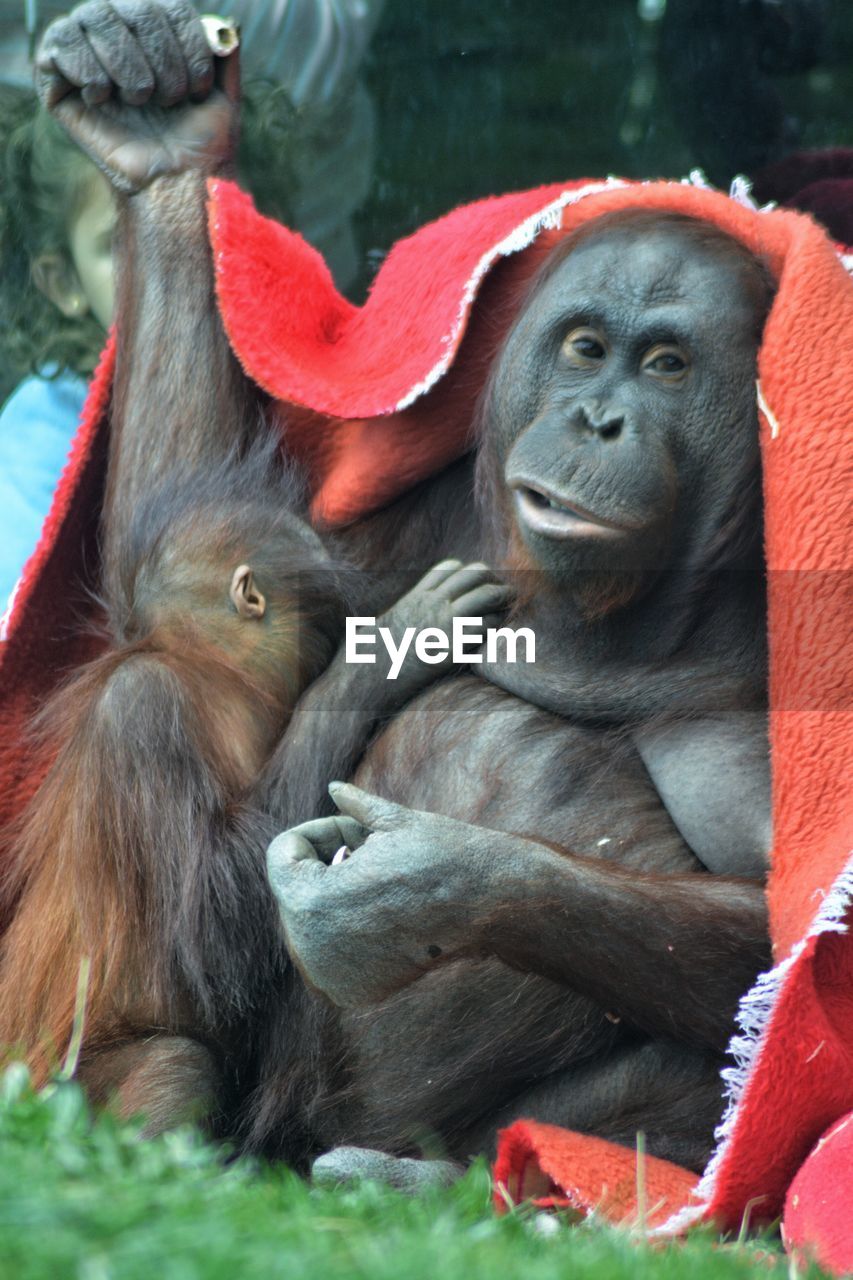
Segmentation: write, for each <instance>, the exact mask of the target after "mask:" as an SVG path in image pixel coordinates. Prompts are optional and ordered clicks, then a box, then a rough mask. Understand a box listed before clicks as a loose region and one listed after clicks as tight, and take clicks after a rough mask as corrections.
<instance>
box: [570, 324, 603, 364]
mask: <svg viewBox="0 0 853 1280" xmlns="http://www.w3.org/2000/svg"><path fill="white" fill-rule="evenodd" d="M562 353H563V355H564V356H566V358H567V359H568V360H569V361H571V363H572V364H574V365H578V366H583V365H591V364H595V363H596V362H597V361H599V360H603V359H604V357H605V356H606V355H607V347H606V346H605V343H604V339H603V338H602V337H601V335H600V334H598V333H596V331H595V329H572V331H571V333H568V334H567V335H566V337H565V338H564V339H563V346H562Z"/></svg>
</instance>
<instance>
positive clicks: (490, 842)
mask: <svg viewBox="0 0 853 1280" xmlns="http://www.w3.org/2000/svg"><path fill="white" fill-rule="evenodd" d="M614 263H618V264H619V265H618V273H614ZM770 297H771V283H770V279H769V277H768V275H767V273H766V271H765V270H764V268H763V267H762V266H761V264H759V262H758V261H757V260H756V259H755V258H754V257H753V256H752V255H751V254H750V253H749V252H748V251H747V250H745V249H744V248H743V247H742V246H740V245H738V244H737V243H736V242H734V241H732V240H730V239H729V238H728V237H727V236H725V235H723V234H722V233H721V232H719V231H718V230H716V229H715V228H713V227H711V226H710V225H706V224H703V223H699V222H696V221H692V220H690V219H687V218H684V217H681V216H680V215H668V214H664V215H659V214H650V213H647V212H631V211H627V212H625V213H623V214H618V215H612V216H605V217H604V218H602V219H600V220H598V221H597V222H593V223H590V224H587V225H586V227H585V228H584V229H583V230H581V231H580V232H577V233H575V234H574V235H571V236H569V237H567V238H566V239H565V240H564V241H563V242H562V243H561V244H560V245H559V247H558V248H557V249H556V250H554V251H553V253H552V255H551V257H550V258H549V259H548V261H547V262H546V265H545V267H544V268H543V270H542V273H541V275H540V276H539V278H538V279H537V280H536V281H535V282H534V285H533V287H532V289H531V291H530V294H529V296H528V298H527V300H526V302H525V304H524V305H523V307H522V309H521V312H520V314H519V316H518V318H517V320H516V322H515V324H514V326H513V328H512V330H511V332H510V334H509V337H508V339H507V341H506V343H505V346H504V348H503V350H502V352H501V353H500V355H499V357H498V359H497V362H496V365H495V368H494V370H493V374H492V377H491V381H490V385H489V387H488V389H487V392H486V395H485V399H484V403H483V408H482V416H481V424H480V434H481V442H480V450H479V459H478V466H479V479H480V495H481V504H482V507H483V511H484V515H485V517H486V535H485V546H486V547H487V548H488V554H489V556H490V558H492V559H493V561H494V562H495V563H496V564H498V565H503V566H506V567H507V568H508V569H509V571H510V572H511V574H512V576H513V577H514V578H515V580H516V583H517V586H518V600H519V603H518V605H517V607H516V610H515V613H514V621H515V622H516V623H519V622H520V623H523V624H524V625H525V626H527V627H530V628H531V629H532V630H533V631H534V632H535V635H536V647H537V661H536V663H535V665H524V664H513V663H512V662H511V661H503V662H497V663H492V664H491V665H490V666H489V667H488V668H487V669H486V670H485V671H484V674H485V676H486V679H485V680H483V679H481V678H479V677H471V676H468V677H464V678H459V677H453V678H450V679H448V680H445V681H443V682H442V683H440V684H438V685H436V686H433V687H432V689H431V690H429V691H428V692H425V693H423V694H422V695H420V696H419V697H418V698H417V699H416V700H415V701H414V702H412V703H411V704H410V705H409V706H408V707H407V708H405V709H404V710H403V711H402V712H401V713H400V714H398V716H397V717H396V718H395V719H394V721H393V722H392V723H391V724H390V725H389V726H388V727H387V728H386V729H385V730H384V732H383V733H382V734H381V735H380V736H379V738H378V739H377V740H376V741H375V742H374V743H373V745H372V746H371V748H370V750H369V751H368V753H367V755H366V756H365V758H364V759H363V761H362V763H361V765H360V767H359V769H358V771H357V773H356V775H355V776H356V782H357V783H359V784H360V785H362V786H364V787H365V788H367V789H368V790H369V791H370V792H373V793H374V794H373V795H368V794H365V793H364V792H363V791H360V790H358V789H356V788H353V787H351V786H336V787H334V788H333V789H332V794H333V798H334V800H335V803H336V804H337V806H338V808H339V810H340V811H341V813H342V814H343V815H345V816H342V817H332V818H325V819H319V820H317V821H315V822H309V823H307V824H306V825H304V826H301V827H297V828H296V829H295V830H291V831H290V832H288V833H286V834H284V835H283V836H281V837H279V838H278V839H277V840H276V841H275V842H274V844H273V846H272V848H271V850H270V855H269V858H270V873H271V877H272V882H273V885H274V887H275V889H276V893H277V896H278V898H279V902H280V906H281V913H282V920H283V922H284V927H285V931H286V935H287V940H288V948H289V950H290V953H291V955H292V956H293V957H294V958H295V959H296V961H297V963H298V965H299V967H300V969H301V971H302V972H303V974H304V975H305V976H306V977H307V978H308V980H309V982H310V984H311V986H312V987H314V988H315V989H317V990H320V991H322V992H324V993H325V994H326V995H327V996H329V997H330V998H331V999H332V1000H333V1001H335V1003H336V1004H338V1005H339V1006H341V1007H342V1008H343V1009H345V1010H349V1009H353V1010H356V1011H357V1012H356V1013H354V1014H352V1015H344V1023H345V1026H346V1027H347V1030H348V1034H349V1036H350V1037H351V1039H352V1041H353V1042H354V1044H355V1045H356V1066H355V1068H354V1070H355V1073H356V1077H357V1078H358V1080H359V1081H360V1083H361V1099H360V1100H361V1103H362V1106H363V1112H362V1113H361V1115H359V1116H358V1117H357V1118H355V1119H354V1120H352V1121H351V1122H350V1124H349V1127H348V1134H349V1136H350V1138H351V1139H352V1140H353V1141H356V1142H363V1143H365V1144H370V1143H374V1144H375V1145H377V1146H379V1147H381V1148H382V1149H384V1150H386V1151H391V1152H397V1153H400V1154H405V1153H407V1152H411V1151H413V1150H415V1151H416V1150H418V1149H419V1148H420V1147H421V1146H422V1145H423V1144H424V1143H426V1146H427V1148H428V1147H429V1145H430V1143H432V1144H433V1146H435V1145H438V1146H439V1147H440V1148H444V1149H445V1150H446V1151H448V1152H449V1153H450V1154H451V1155H453V1156H456V1157H460V1158H462V1157H465V1156H467V1155H469V1154H470V1153H472V1152H476V1151H481V1150H488V1149H489V1148H490V1146H491V1144H492V1142H493V1140H494V1135H495V1132H496V1129H497V1128H498V1127H499V1126H502V1125H504V1124H506V1123H507V1122H508V1121H509V1120H511V1119H513V1118H515V1117H518V1116H522V1115H524V1116H529V1117H533V1118H535V1119H540V1120H546V1121H551V1122H554V1123H559V1124H563V1125H567V1126H568V1127H571V1128H576V1129H580V1130H583V1131H587V1132H592V1133H595V1134H598V1135H600V1136H604V1137H608V1138H612V1139H614V1140H616V1141H622V1142H626V1143H632V1142H633V1139H634V1135H635V1133H636V1131H637V1130H638V1129H642V1130H644V1131H645V1133H646V1135H647V1139H648V1143H649V1149H650V1150H651V1151H652V1152H654V1153H655V1154H658V1155H662V1156H665V1157H668V1158H670V1159H674V1160H677V1161H678V1162H680V1163H682V1164H685V1165H688V1166H691V1167H694V1168H698V1167H700V1166H701V1164H702V1162H703V1160H704V1158H705V1157H706V1156H707V1154H708V1151H709V1147H710V1142H711V1136H712V1131H713V1127H714V1122H715V1120H716V1118H717V1115H718V1112H719V1108H720V1101H721V1100H720V1087H719V1079H718V1069H719V1057H720V1053H721V1051H722V1049H723V1048H724V1046H725V1044H726V1042H727V1039H728V1036H729V1034H730V1027H731V1023H732V1018H733V1014H734V1011H735V1006H736V1003H737V999H738V996H739V994H740V993H742V992H743V991H744V990H745V989H746V988H747V987H748V985H749V983H750V982H751V980H752V978H753V977H754V975H755V972H756V970H757V968H758V967H759V966H760V965H761V964H762V963H763V962H765V961H766V959H767V940H766V932H765V928H766V927H765V922H764V906H763V895H762V876H763V872H764V869H765V865H766V856H767V850H768V847H769V838H770V832H769V820H768V815H769V779H768V760H767V755H768V749H767V743H766V737H765V719H764V711H763V699H764V680H765V653H764V648H765V638H764V603H763V587H762V566H761V555H762V550H761V515H760V478H759V454H758V438H757V415H756V409H755V402H754V377H755V370H754V366H755V352H756V348H757V343H758V340H759V337H760V333H761V328H762V323H763V319H764V316H765V314H766V311H767V308H768V305H769V301H770ZM299 718H300V717H299V716H297V720H298V719H299ZM304 731H305V730H304V727H303V732H304ZM306 758H307V753H306ZM307 767H310V768H311V769H313V770H314V778H315V779H316V770H317V765H316V764H311V765H310V766H307ZM302 768H303V764H302V759H301V758H300V759H298V760H297V761H296V762H295V769H294V770H292V771H290V773H289V777H288V787H289V788H296V787H298V786H299V785H300V777H301V774H300V770H301V769H302ZM313 785H315V784H314V782H312V781H311V780H310V779H305V781H304V782H303V786H304V788H305V791H306V793H307V792H308V791H310V789H311V786H313ZM270 808H272V809H274V804H271V805H270ZM341 844H347V845H348V846H349V847H350V848H351V849H354V850H355V853H354V855H353V856H352V857H351V858H350V859H348V860H345V861H342V862H340V863H336V864H335V865H326V864H327V862H328V859H329V856H330V855H331V854H332V853H333V852H334V850H336V849H338V848H339V847H340V845H341ZM709 873H710V874H709ZM416 979H417V981H415V980H416ZM395 993H398V994H395ZM363 1010H367V1012H366V1013H365V1012H362V1011H363ZM273 1092H274V1089H273ZM350 1160H355V1164H354V1165H353V1168H361V1167H362V1161H363V1157H360V1156H359V1157H353V1156H351V1155H350V1154H349V1153H347V1154H346V1155H342V1156H341V1157H340V1160H339V1161H338V1163H337V1164H333V1166H331V1167H334V1168H336V1169H337V1171H338V1172H340V1173H342V1174H345V1173H346V1172H347V1169H348V1161H350ZM327 1167H328V1162H327Z"/></svg>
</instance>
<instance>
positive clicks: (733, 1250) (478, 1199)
mask: <svg viewBox="0 0 853 1280" xmlns="http://www.w3.org/2000/svg"><path fill="white" fill-rule="evenodd" d="M137 1133H138V1130H137V1128H136V1127H135V1126H134V1125H132V1124H127V1123H120V1122H117V1121H116V1120H114V1119H113V1118H111V1117H109V1116H105V1115H102V1116H99V1117H97V1118H93V1117H92V1116H91V1114H90V1112H89V1110H88V1109H87V1107H86V1104H85V1102H84V1101H83V1098H82V1096H81V1094H80V1091H79V1090H78V1088H77V1086H76V1085H74V1084H71V1083H67V1082H64V1083H60V1084H57V1085H55V1086H51V1087H50V1088H49V1089H47V1090H45V1091H44V1093H42V1094H41V1095H36V1094H34V1093H33V1092H32V1091H31V1090H30V1088H29V1087H28V1084H27V1080H26V1074H25V1072H24V1071H23V1069H22V1068H18V1067H13V1068H11V1069H10V1070H9V1071H7V1073H6V1075H5V1076H4V1077H2V1078H0V1153H2V1159H0V1277H2V1280H7V1277H8V1280H35V1278H36V1277H38V1278H39V1280H41V1278H42V1277H45V1278H48V1277H49V1280H65V1277H69V1278H73V1280H112V1278H115V1280H137V1278H138V1280H196V1277H198V1278H199V1280H201V1278H203V1280H244V1278H245V1280H252V1278H254V1277H258V1278H261V1277H263V1278H264V1280H267V1278H268V1277H270V1278H271V1277H278V1276H281V1277H288V1280H313V1277H317V1280H335V1278H336V1277H365V1278H368V1277H369V1280H487V1278H488V1280H513V1278H514V1277H518V1278H519V1280H522V1278H523V1280H552V1278H553V1280H566V1278H567V1277H572V1278H573V1280H574V1278H575V1277H577V1278H578V1280H583V1278H584V1277H587V1276H590V1277H592V1276H594V1277H596V1280H602V1278H606V1280H620V1278H621V1277H631V1278H632V1280H643V1278H644V1277H646V1276H649V1277H655V1278H656V1280H667V1278H668V1277H682V1276H689V1277H690V1278H691V1280H717V1278H720V1280H722V1278H723V1277H729V1276H732V1277H734V1276H752V1275H755V1276H762V1277H774V1276H779V1277H782V1276H788V1275H789V1274H794V1273H792V1272H790V1271H789V1263H788V1260H787V1259H786V1258H784V1256H783V1255H782V1254H781V1252H780V1249H779V1245H778V1242H775V1241H774V1240H772V1239H770V1240H765V1241H763V1242H757V1243H755V1242H753V1243H743V1244H723V1243H721V1242H719V1241H716V1240H714V1239H713V1238H712V1237H710V1236H707V1235H705V1236H692V1237H691V1238H690V1239H689V1240H688V1241H687V1242H686V1243H683V1244H676V1245H667V1246H665V1247H658V1248H654V1249H651V1248H648V1247H645V1246H640V1245H638V1244H636V1243H635V1242H634V1241H632V1239H631V1237H630V1235H629V1234H628V1233H627V1232H619V1231H614V1230H612V1229H608V1228H606V1227H604V1226H602V1225H600V1224H590V1223H584V1224H581V1225H578V1226H570V1225H561V1226H560V1228H559V1230H556V1231H553V1232H547V1233H546V1232H543V1229H542V1225H541V1217H540V1216H539V1215H537V1214H535V1213H533V1212H531V1211H529V1210H527V1211H525V1210H521V1211H515V1212H513V1213H511V1214H509V1215H507V1216H505V1217H502V1218H498V1217H496V1216H495V1215H494V1213H493V1211H492V1208H491V1199H490V1186H489V1177H488V1171H487V1169H486V1168H485V1166H484V1165H481V1166H478V1167H475V1168H473V1169H472V1170H471V1171H470V1173H469V1174H468V1175H467V1176H466V1177H465V1178H464V1179H463V1180H462V1181H461V1182H460V1183H458V1184H457V1185H456V1186H455V1187H453V1188H451V1189H450V1190H448V1191H441V1192H433V1193H431V1194H430V1195H428V1196H425V1197H424V1198H422V1199H419V1200H409V1199H406V1198H404V1197H403V1196H401V1195H399V1194H397V1193H394V1192H391V1191H388V1190H386V1189H384V1188H381V1187H378V1186H375V1185H372V1184H363V1185H361V1186H360V1187H357V1188H353V1189H350V1190H344V1189H340V1190H336V1191H329V1190H319V1189H312V1188H311V1187H309V1186H307V1185H306V1184H305V1183H303V1182H301V1181H300V1180H299V1179H298V1178H296V1177H295V1176H294V1175H293V1174H291V1173H290V1172H288V1171H287V1170H285V1169H269V1168H264V1167H258V1166H255V1165H252V1164H251V1163H249V1162H246V1161H237V1162H233V1163H230V1164H227V1163H225V1162H224V1160H223V1158H222V1153H221V1151H218V1150H217V1149H216V1148H215V1147H212V1146H210V1145H209V1144H206V1143H205V1142H204V1141H203V1140H202V1139H201V1138H200V1137H199V1135H198V1134H196V1133H194V1132H193V1131H192V1130H189V1129H185V1130H182V1131H179V1132H176V1133H173V1134H170V1135H168V1136H166V1137H163V1138H159V1139H156V1140H154V1141H147V1142H142V1141H140V1140H139V1138H138V1136H137ZM799 1274H800V1275H803V1274H814V1275H817V1274H818V1273H817V1272H811V1273H805V1272H802V1271H801V1272H799Z"/></svg>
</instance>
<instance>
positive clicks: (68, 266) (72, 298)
mask: <svg viewBox="0 0 853 1280" xmlns="http://www.w3.org/2000/svg"><path fill="white" fill-rule="evenodd" d="M30 274H31V275H32V279H33V284H34V285H35V287H36V288H37V289H38V290H39V292H40V293H43V294H44V296H45V297H46V298H48V299H49V300H50V301H51V302H52V303H53V305H54V306H55V307H56V309H57V310H58V311H61V312H62V314H63V315H64V316H67V317H68V319H69V320H79V319H81V318H82V317H83V316H84V315H85V314H86V312H87V311H88V310H89V300H88V298H87V297H86V293H85V290H84V289H83V286H82V284H81V283H80V277H79V276H78V274H77V272H76V270H75V268H74V264H73V262H71V260H70V258H67V257H66V255H65V254H64V253H58V252H57V253H40V254H39V255H38V257H37V258H33V261H32V263H31V264H30Z"/></svg>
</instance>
